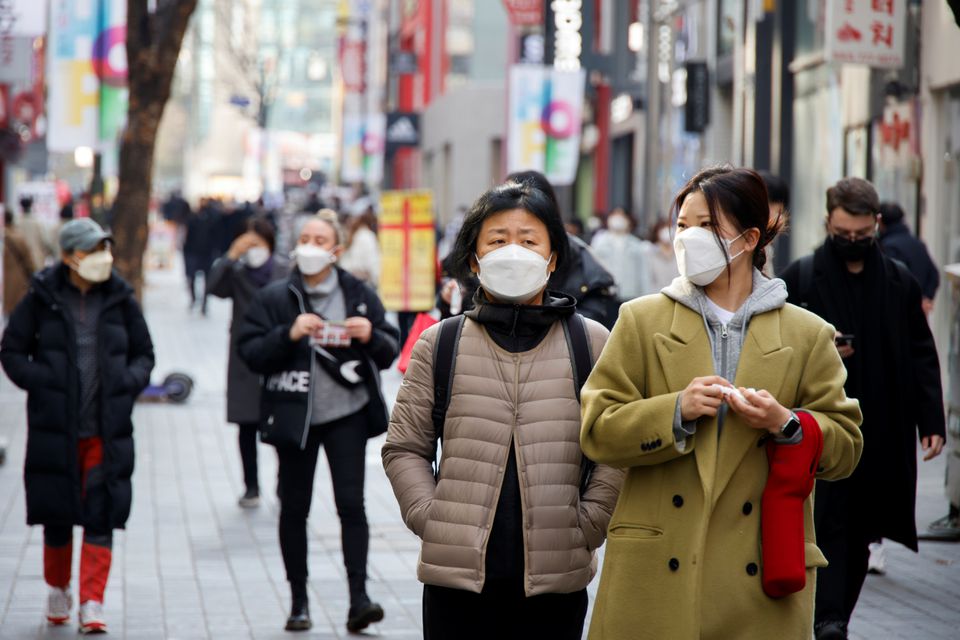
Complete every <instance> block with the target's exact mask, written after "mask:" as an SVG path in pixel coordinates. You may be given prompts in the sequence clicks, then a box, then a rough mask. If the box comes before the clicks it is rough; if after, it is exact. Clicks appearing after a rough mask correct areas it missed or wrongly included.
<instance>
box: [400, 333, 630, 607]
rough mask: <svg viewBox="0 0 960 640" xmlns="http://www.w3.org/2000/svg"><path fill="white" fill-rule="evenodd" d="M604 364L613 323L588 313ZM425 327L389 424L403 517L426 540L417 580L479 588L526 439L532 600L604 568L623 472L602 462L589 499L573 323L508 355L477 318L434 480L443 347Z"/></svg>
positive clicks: (461, 354)
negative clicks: (505, 488)
mask: <svg viewBox="0 0 960 640" xmlns="http://www.w3.org/2000/svg"><path fill="white" fill-rule="evenodd" d="M586 323H587V327H588V333H589V336H590V342H591V351H592V355H593V358H594V360H596V358H597V357H598V356H599V355H600V351H601V350H602V348H603V344H604V342H605V341H606V339H607V335H608V333H607V330H606V329H604V328H603V327H602V326H601V325H599V324H597V323H595V322H592V321H590V320H587V321H586ZM437 332H438V327H437V326H434V327H431V328H430V329H428V330H427V331H425V332H424V334H423V336H422V337H421V338H420V340H419V341H418V342H417V344H416V346H415V347H414V350H413V356H412V359H411V361H410V366H409V368H408V369H407V373H406V376H405V377H404V381H403V385H402V387H401V389H400V393H399V395H398V396H397V402H396V405H395V407H394V409H393V416H392V418H391V420H390V428H389V430H388V432H387V441H386V444H384V446H383V465H384V469H386V472H387V476H388V477H389V478H390V482H391V484H392V485H393V490H394V493H395V494H396V496H397V501H398V502H399V503H400V511H401V513H402V515H403V521H404V522H405V523H406V525H407V526H408V527H409V528H410V530H411V531H413V532H414V533H415V534H417V536H419V537H420V538H421V539H422V540H423V546H422V548H421V552H420V562H419V566H418V568H417V577H418V578H419V579H420V581H421V582H424V583H425V584H431V585H437V586H443V587H452V588H456V589H463V590H466V591H472V592H477V593H479V592H480V591H481V590H482V589H483V584H484V567H485V564H486V563H485V559H486V548H487V541H488V538H489V535H490V530H491V527H492V525H493V518H494V515H495V513H496V508H497V501H498V499H499V496H500V486H501V484H502V481H503V473H504V467H505V465H506V463H507V458H508V456H509V452H510V447H511V446H512V445H516V451H517V467H518V471H519V480H520V491H521V499H522V502H523V525H524V557H525V559H526V561H525V571H524V588H525V591H526V594H527V596H533V595H538V594H542V593H570V592H573V591H577V590H580V589H582V588H584V587H585V586H586V585H587V584H588V583H589V582H590V580H591V579H592V578H593V576H594V574H595V573H596V559H595V556H594V550H595V549H597V548H598V547H599V546H600V545H601V544H603V541H604V538H605V537H606V532H607V524H608V522H609V520H610V515H611V513H613V508H614V506H615V504H616V501H617V496H618V494H619V491H620V485H621V483H622V481H623V475H622V472H620V471H618V470H615V469H612V468H610V467H606V466H598V467H597V468H596V470H595V471H594V473H593V476H592V479H591V481H590V484H589V486H588V488H587V491H586V492H585V494H584V496H583V498H582V499H581V498H580V497H579V486H578V485H579V477H580V460H581V451H580V435H579V434H580V406H579V404H578V402H577V399H576V395H575V390H574V381H573V369H572V366H571V364H570V355H569V351H568V347H567V341H566V338H565V336H564V332H563V326H562V325H561V324H560V323H559V322H557V323H555V324H554V325H553V327H552V328H551V329H550V331H549V333H548V334H547V336H546V337H545V338H544V339H543V341H541V343H540V344H539V345H538V346H537V347H536V348H534V349H532V350H530V351H527V352H524V353H516V354H514V353H509V352H507V351H505V350H503V349H501V348H500V347H499V346H497V344H496V343H494V341H493V340H492V339H491V338H490V337H489V336H488V335H487V332H486V330H485V329H484V328H483V327H482V326H481V325H479V324H478V323H476V322H474V321H473V320H469V319H468V320H466V321H465V323H464V327H463V333H462V335H461V338H460V346H459V351H458V357H457V362H456V372H455V375H454V381H453V389H452V392H451V398H450V406H449V408H448V410H447V421H446V423H445V425H444V438H443V452H442V459H441V464H440V480H439V482H435V481H434V477H433V472H432V470H431V462H432V460H433V453H434V447H433V443H434V428H433V423H432V420H431V417H430V412H431V410H432V409H433V392H434V387H433V370H432V362H433V346H434V341H435V340H436V337H437Z"/></svg>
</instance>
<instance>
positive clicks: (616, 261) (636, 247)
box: [590, 207, 650, 304]
mask: <svg viewBox="0 0 960 640" xmlns="http://www.w3.org/2000/svg"><path fill="white" fill-rule="evenodd" d="M635 227H636V221H634V219H633V216H631V215H630V214H629V213H627V212H626V211H625V210H624V209H623V208H621V207H617V208H616V209H614V210H613V211H611V212H610V215H608V216H607V231H606V233H598V234H597V235H595V236H594V237H593V242H592V243H591V245H590V246H591V248H592V249H593V253H594V255H595V256H596V257H597V260H599V261H600V264H602V265H603V266H604V267H605V268H606V270H607V271H609V272H610V274H611V275H612V276H613V280H614V282H615V283H616V285H617V294H616V295H617V301H618V302H619V303H621V304H622V303H624V302H626V301H628V300H633V299H634V298H639V297H640V296H642V295H643V294H644V293H646V292H647V291H648V290H649V289H650V285H649V284H648V279H649V269H648V268H647V255H648V254H649V253H650V252H649V250H648V249H647V247H646V246H645V243H644V241H643V240H641V239H640V238H638V237H636V236H635V235H633V230H634V228H635Z"/></svg>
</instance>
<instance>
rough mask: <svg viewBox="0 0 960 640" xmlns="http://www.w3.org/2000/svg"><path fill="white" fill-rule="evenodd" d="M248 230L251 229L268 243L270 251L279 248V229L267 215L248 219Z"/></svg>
mask: <svg viewBox="0 0 960 640" xmlns="http://www.w3.org/2000/svg"><path fill="white" fill-rule="evenodd" d="M247 231H251V232H253V233H255V234H257V235H258V236H260V237H261V238H263V240H264V241H265V242H266V243H267V246H268V247H270V253H273V252H274V251H275V250H276V248H277V231H276V229H274V228H273V225H272V224H271V223H270V221H269V220H268V219H267V218H266V217H265V216H254V217H252V218H250V219H249V220H247Z"/></svg>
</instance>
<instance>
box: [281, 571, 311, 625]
mask: <svg viewBox="0 0 960 640" xmlns="http://www.w3.org/2000/svg"><path fill="white" fill-rule="evenodd" d="M290 596H291V597H290V599H291V601H292V603H293V604H292V605H291V606H290V617H289V618H287V624H286V626H285V627H284V629H286V630H287V631H307V630H308V629H310V627H312V626H313V623H312V622H311V621H310V607H309V605H308V604H307V583H306V582H291V583H290Z"/></svg>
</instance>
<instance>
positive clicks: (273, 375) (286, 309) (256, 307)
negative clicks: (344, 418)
mask: <svg viewBox="0 0 960 640" xmlns="http://www.w3.org/2000/svg"><path fill="white" fill-rule="evenodd" d="M337 275H338V277H339V278H340V288H341V289H342V290H343V297H344V301H345V303H346V308H347V317H356V316H364V317H366V318H367V319H369V320H370V322H371V323H372V324H373V335H372V337H371V338H370V342H368V343H367V344H365V345H364V344H360V343H359V342H358V341H356V340H354V344H353V347H352V348H353V349H356V350H357V351H358V352H359V353H360V354H361V356H362V358H361V368H360V369H359V371H358V372H359V373H360V374H361V375H362V377H363V378H364V380H365V383H366V385H367V390H368V391H369V394H370V402H369V403H368V404H367V406H366V409H365V411H366V420H367V435H368V437H371V438H372V437H374V436H378V435H380V434H381V433H384V432H385V431H386V430H387V423H388V419H389V416H388V413H387V404H386V402H385V401H384V398H383V394H382V393H381V392H380V370H381V369H386V368H387V367H389V366H390V365H391V364H392V363H393V361H394V360H395V359H396V357H397V353H398V352H399V346H398V343H399V339H400V332H399V331H398V330H397V328H396V327H394V326H393V325H391V324H390V323H388V322H387V320H386V317H385V311H384V309H383V304H382V303H381V302H380V298H378V297H377V294H376V293H374V291H373V290H372V289H371V288H370V287H368V286H367V285H366V284H364V283H363V282H362V281H360V280H358V279H357V278H355V277H353V276H352V275H350V274H349V273H347V272H346V271H343V270H342V269H340V268H337ZM311 312H312V310H311V309H310V302H309V300H308V298H307V294H306V293H305V292H304V289H303V280H302V278H301V276H300V272H299V271H298V270H296V269H294V271H293V272H292V273H291V274H290V278H289V279H287V280H284V281H279V282H273V283H271V284H268V285H267V286H266V287H264V288H263V289H260V291H258V292H257V294H256V295H255V296H254V298H253V301H252V302H251V303H250V308H249V309H248V311H247V314H246V316H245V317H244V319H243V323H242V324H241V326H240V328H239V332H238V334H237V347H238V350H239V353H240V357H241V358H242V359H243V361H244V362H246V363H247V366H248V367H250V369H251V370H252V371H254V372H256V373H259V374H261V375H262V376H263V378H264V381H263V384H262V385H261V396H260V397H261V401H260V429H261V433H262V439H263V441H264V442H267V443H269V444H274V445H279V446H283V445H287V446H290V445H298V446H300V447H301V448H303V446H304V443H305V442H306V436H307V431H308V429H309V427H310V425H309V421H310V408H311V402H312V397H313V394H312V379H313V373H314V372H315V369H316V367H317V366H319V365H318V364H317V359H316V357H315V356H314V353H313V349H312V348H311V347H310V341H309V339H308V338H306V337H305V338H302V339H301V340H299V341H298V342H291V341H290V327H291V326H292V325H293V322H294V320H296V318H297V316H298V315H300V314H301V313H311Z"/></svg>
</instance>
